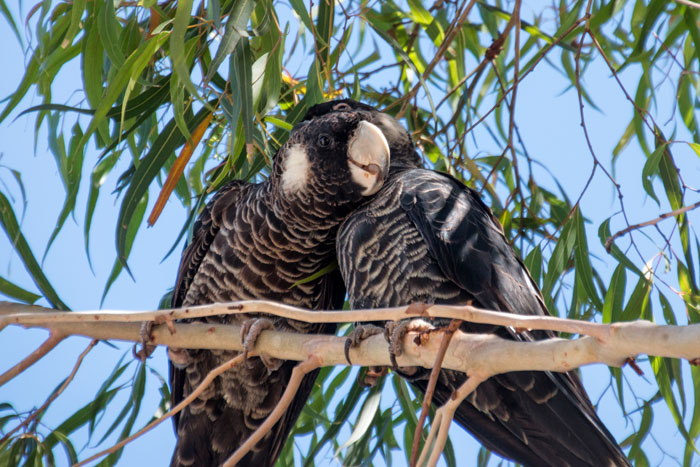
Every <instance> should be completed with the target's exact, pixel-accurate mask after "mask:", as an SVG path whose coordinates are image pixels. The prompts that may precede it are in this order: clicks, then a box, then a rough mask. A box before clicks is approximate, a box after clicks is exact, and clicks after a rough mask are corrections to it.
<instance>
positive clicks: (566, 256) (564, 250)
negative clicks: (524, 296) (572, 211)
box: [542, 219, 576, 299]
mask: <svg viewBox="0 0 700 467" xmlns="http://www.w3.org/2000/svg"><path fill="white" fill-rule="evenodd" d="M575 244H576V229H574V222H573V220H572V219H569V221H568V222H567V223H566V224H564V228H563V229H562V230H561V234H560V235H559V240H558V241H557V245H556V246H555V247H554V251H553V252H552V257H551V258H550V259H549V263H548V264H547V273H546V274H545V276H544V284H543V286H542V293H543V295H544V296H545V299H546V298H547V297H548V296H551V293H552V291H553V289H554V284H555V283H556V281H557V280H558V279H559V277H560V276H561V275H562V273H563V272H564V271H565V270H566V269H567V268H568V265H569V260H570V259H571V252H572V251H573V249H574V245H575Z"/></svg>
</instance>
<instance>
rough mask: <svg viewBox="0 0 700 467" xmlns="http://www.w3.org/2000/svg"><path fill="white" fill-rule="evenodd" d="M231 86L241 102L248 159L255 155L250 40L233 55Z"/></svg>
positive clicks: (239, 46) (235, 96)
mask: <svg viewBox="0 0 700 467" xmlns="http://www.w3.org/2000/svg"><path fill="white" fill-rule="evenodd" d="M230 60H231V70H232V71H233V74H232V75H231V76H230V78H231V86H232V88H233V89H236V90H237V92H236V93H235V94H234V98H237V99H238V100H239V101H240V109H241V120H242V122H243V134H244V135H245V143H246V153H247V154H248V157H251V156H252V155H253V120H254V118H255V112H254V110H253V76H252V66H253V57H252V53H251V52H250V44H249V43H248V38H243V39H242V40H241V41H240V42H239V43H238V47H236V49H235V50H234V53H233V55H231V58H230Z"/></svg>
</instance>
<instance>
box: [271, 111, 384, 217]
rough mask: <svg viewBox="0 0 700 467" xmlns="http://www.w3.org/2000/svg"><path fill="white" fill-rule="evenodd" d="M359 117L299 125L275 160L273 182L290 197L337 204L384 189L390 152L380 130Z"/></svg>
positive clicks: (341, 114) (344, 114) (343, 115)
mask: <svg viewBox="0 0 700 467" xmlns="http://www.w3.org/2000/svg"><path fill="white" fill-rule="evenodd" d="M365 117H366V116H365V115H362V114H361V113H359V112H335V113H330V114H327V115H323V116H319V117H318V118H314V119H312V120H308V121H305V122H302V123H300V124H299V125H297V126H296V127H294V129H293V130H292V133H291V135H290V136H289V140H287V142H286V143H285V144H284V145H283V146H282V147H281V148H280V150H279V152H278V154H277V156H276V158H275V168H274V170H273V178H274V179H276V180H277V181H278V183H279V186H280V188H281V191H282V194H283V195H284V196H286V197H289V198H297V199H298V198H303V199H307V200H313V202H314V204H317V205H322V204H324V203H325V204H327V205H336V206H339V205H340V204H344V203H347V202H349V201H358V200H360V199H362V198H363V197H366V196H370V195H373V194H374V193H376V192H377V191H379V189H380V188H381V187H382V185H383V183H384V179H385V177H386V175H387V172H388V170H389V156H390V150H389V146H388V144H387V140H386V138H385V137H384V134H383V133H382V131H381V130H380V129H379V128H377V126H376V125H374V124H372V123H370V122H369V121H368V120H367V119H366V118H365Z"/></svg>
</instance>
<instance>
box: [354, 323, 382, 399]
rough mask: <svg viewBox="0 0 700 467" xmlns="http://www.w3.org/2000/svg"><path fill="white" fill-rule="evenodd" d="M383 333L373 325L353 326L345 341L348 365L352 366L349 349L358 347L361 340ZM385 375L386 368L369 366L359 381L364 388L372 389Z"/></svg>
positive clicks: (380, 328)
mask: <svg viewBox="0 0 700 467" xmlns="http://www.w3.org/2000/svg"><path fill="white" fill-rule="evenodd" d="M382 333H384V328H382V327H379V326H376V325H374V324H359V325H356V326H355V329H353V331H352V332H351V333H350V334H348V337H347V339H346V340H345V360H347V361H348V364H350V365H352V362H351V361H350V349H351V348H352V349H354V348H356V347H358V346H359V345H360V344H361V343H362V341H363V340H365V339H367V338H369V337H372V336H375V335H377V334H382ZM385 374H387V369H386V367H383V366H371V367H369V368H367V371H366V372H365V374H364V377H363V378H362V380H361V381H360V383H361V384H363V385H364V386H366V387H374V385H375V384H377V381H378V380H379V378H381V377H382V376H384V375H385Z"/></svg>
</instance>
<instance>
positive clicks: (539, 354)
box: [0, 301, 700, 465]
mask: <svg viewBox="0 0 700 467" xmlns="http://www.w3.org/2000/svg"><path fill="white" fill-rule="evenodd" d="M42 310H46V311H42ZM416 310H418V311H416ZM260 312H264V313H268V314H272V315H277V316H283V317H288V318H292V319H297V320H301V321H309V322H347V321H377V320H379V321H385V320H392V319H394V320H398V319H404V318H408V317H411V316H414V317H422V318H424V319H428V318H432V317H438V316H439V317H445V318H453V319H461V320H465V321H470V322H475V323H487V324H494V325H501V326H510V327H513V328H519V329H520V328H522V329H547V330H552V331H560V332H568V333H577V334H586V335H585V336H584V337H580V338H577V339H571V340H567V339H560V338H553V339H547V340H541V341H535V342H518V341H511V340H507V339H503V338H500V337H498V336H495V335H492V334H486V335H484V334H466V333H463V332H461V331H459V330H457V331H456V332H455V333H454V335H453V336H452V339H451V340H450V342H449V345H448V347H447V352H446V353H445V354H444V360H443V362H442V367H443V368H447V369H451V370H457V371H462V372H464V373H465V374H466V375H467V376H468V379H467V382H466V383H465V384H464V385H463V386H462V387H460V388H459V389H458V390H457V391H456V392H455V394H453V396H452V397H451V398H450V400H449V401H448V402H447V403H446V404H445V405H444V406H443V407H441V408H440V409H439V410H438V412H437V414H436V418H435V420H434V421H433V426H432V427H431V430H430V433H429V436H428V439H427V440H426V443H425V445H424V448H423V451H422V453H421V456H420V459H419V463H421V465H422V463H423V462H424V461H425V459H426V457H427V458H428V463H429V465H435V462H437V459H438V458H439V456H440V453H441V452H442V448H443V447H444V444H445V440H446V437H447V430H448V428H449V424H450V423H451V420H452V417H453V414H454V411H455V409H456V407H457V406H459V404H460V403H461V401H462V400H463V399H464V398H465V397H466V396H467V395H468V394H469V393H470V392H471V391H473V390H474V388H475V387H476V386H478V384H479V383H480V382H481V381H484V380H486V379H488V378H489V377H491V376H494V375H497V374H501V373H507V372H511V371H524V370H533V371H562V372H563V371H569V370H572V369H574V368H578V367H580V366H582V365H587V364H591V363H604V364H606V365H610V366H622V365H624V364H625V362H626V361H628V359H630V358H634V357H636V356H637V355H638V354H641V353H644V354H649V355H656V356H664V357H674V358H684V359H688V360H689V361H691V362H693V361H697V360H698V359H700V324H692V325H687V326H671V325H662V326H660V325H655V324H653V323H651V322H649V321H633V322H623V323H613V324H597V323H589V322H580V321H576V320H569V319H560V318H555V317H551V316H523V315H514V314H510V313H501V312H496V311H488V310H480V309H477V308H474V307H472V306H469V305H465V306H447V305H432V306H427V307H416V306H415V305H414V306H406V307H395V308H384V309H378V310H354V311H348V312H343V311H328V312H318V311H309V310H304V309H300V308H295V307H290V306H286V305H281V304H277V303H274V302H267V301H241V302H231V303H224V304H215V305H208V306H201V307H193V308H184V309H172V310H162V311H148V312H122V311H107V312H67V313H62V312H55V311H51V310H48V309H42V308H41V307H36V306H24V305H19V304H11V303H2V302H0V326H4V325H7V324H20V325H23V326H26V327H40V328H45V329H48V330H50V332H51V336H60V337H61V338H63V337H64V336H67V335H83V336H88V337H92V338H93V339H118V340H126V341H133V342H140V341H141V339H142V338H141V333H140V328H141V325H140V323H139V322H140V321H144V320H155V321H156V322H160V323H163V322H166V323H168V326H158V327H156V328H155V329H154V330H153V333H152V339H151V341H152V343H153V344H155V345H168V346H173V347H180V348H191V349H229V350H238V351H240V350H242V349H243V343H242V341H241V326H240V325H235V324H231V325H221V324H209V323H201V322H195V323H188V324H183V323H173V320H174V319H181V318H185V317H186V318H193V317H201V316H210V315H213V314H236V313H260ZM417 336H418V333H416V332H408V333H407V334H406V335H405V336H404V338H403V352H402V353H401V355H398V356H397V357H396V359H397V363H398V365H399V366H402V367H406V366H423V367H425V368H431V367H432V366H433V365H434V364H435V361H436V356H437V355H438V354H439V352H440V347H441V344H442V343H443V340H444V339H443V333H424V334H423V335H421V336H420V337H421V338H420V339H416V337H417ZM52 338H53V339H57V337H52ZM52 338H49V340H47V342H49V341H51V339H52ZM345 340H346V339H345V338H344V337H336V336H329V335H308V334H298V333H292V332H282V331H277V330H265V331H263V332H262V333H261V334H260V336H259V338H258V339H257V341H256V345H255V353H256V354H265V355H267V356H269V357H273V358H279V359H284V360H298V361H302V362H303V363H302V364H301V365H299V366H297V368H295V370H294V371H295V372H296V373H295V374H296V376H297V377H299V378H301V377H302V376H303V374H304V373H305V372H306V370H307V367H308V366H309V365H311V366H313V367H314V368H316V367H319V366H331V365H345V364H347V361H346V358H345ZM45 345H46V343H45V344H44V345H42V347H45ZM443 350H444V349H443ZM35 353H37V352H36V351H35V352H34V354H35ZM350 354H351V359H352V361H353V362H354V364H356V365H360V366H388V365H390V364H391V356H390V355H389V351H388V347H387V345H386V341H385V339H384V337H383V336H382V335H375V336H372V337H369V338H368V339H365V340H364V341H362V342H361V343H360V345H359V346H358V347H355V348H351V349H350ZM319 356H322V358H321V357H319ZM26 360H27V359H25V361H26ZM234 360H235V359H234ZM237 361H238V360H236V362H227V364H225V365H222V367H220V368H217V371H218V370H220V371H218V372H211V373H210V374H209V375H207V378H205V381H207V382H209V381H211V380H213V378H214V377H215V376H216V375H217V374H219V373H220V372H223V371H225V369H227V368H230V366H231V365H235V364H236V363H237ZM203 387H205V384H204V382H203V383H202V385H200V387H199V388H198V390H201V388H203ZM290 391H291V392H290ZM294 391H296V389H295V386H294V385H293V384H292V383H290V386H289V387H288V390H287V391H285V395H286V394H287V392H289V393H290V394H291V395H293V393H294ZM196 394H197V392H196V391H195V392H194V393H193V394H191V395H190V398H192V397H196ZM190 398H188V399H190ZM187 403H189V401H188V400H185V401H183V402H182V403H181V404H179V405H178V406H177V407H175V408H174V409H173V410H171V411H170V412H168V414H167V415H166V416H164V417H162V418H160V419H158V420H157V421H156V422H154V423H152V424H150V425H149V426H147V427H146V428H144V429H143V430H141V431H139V432H138V433H136V434H135V435H133V436H132V437H130V438H128V439H126V440H123V441H122V442H120V443H119V444H117V445H115V446H114V447H113V448H110V450H108V451H105V452H103V453H100V454H99V456H101V455H104V454H106V453H108V452H112V451H113V450H115V449H118V448H120V447H121V446H123V445H124V444H126V443H127V442H129V441H130V440H131V439H133V438H135V437H137V436H140V435H141V434H143V433H145V432H146V431H148V430H149V429H151V428H152V427H153V426H155V424H157V423H160V422H162V421H163V420H165V419H166V418H168V417H169V416H171V415H172V414H174V413H176V412H177V411H179V410H180V409H181V408H182V407H184V406H185V405H186V404H187ZM285 409H286V406H285V405H283V404H280V405H278V407H276V408H275V409H274V411H273V414H278V412H279V413H282V412H284V410H285ZM275 422H276V419H275V418H270V419H268V420H266V422H265V423H264V424H263V426H261V427H260V429H259V430H258V431H260V433H258V432H257V431H256V434H257V435H259V436H262V435H264V434H265V433H266V431H267V429H268V427H269V426H272V424H274V423H275ZM255 441H256V439H253V438H251V440H250V443H255ZM245 446H247V444H246V445H245ZM244 454H245V451H244V450H243V447H242V448H241V451H240V452H239V453H238V454H236V455H244ZM94 458H95V456H93V457H92V458H90V459H88V460H86V461H84V462H88V461H89V460H92V459H94ZM84 462H83V463H84ZM234 462H235V461H234Z"/></svg>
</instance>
